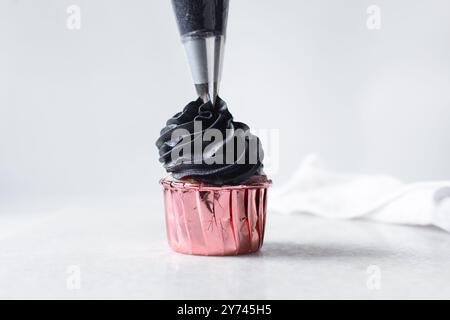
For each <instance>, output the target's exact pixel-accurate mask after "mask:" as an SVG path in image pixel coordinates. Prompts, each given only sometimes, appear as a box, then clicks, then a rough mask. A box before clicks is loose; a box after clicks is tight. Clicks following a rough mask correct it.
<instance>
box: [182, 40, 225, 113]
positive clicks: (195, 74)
mask: <svg viewBox="0 0 450 320" xmlns="http://www.w3.org/2000/svg"><path fill="white" fill-rule="evenodd" d="M183 44H184V48H185V50H186V55H187V58H188V62H189V66H190V68H191V73H192V78H193V80H194V84H195V89H196V90H197V93H198V95H199V97H201V98H202V100H203V101H204V102H205V103H206V102H208V101H211V102H212V104H214V103H215V102H216V99H217V95H218V92H219V86H220V80H221V76H222V65H223V52H224V47H225V36H222V35H221V36H208V37H204V38H197V37H185V38H183Z"/></svg>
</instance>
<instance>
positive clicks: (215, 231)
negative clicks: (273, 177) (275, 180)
mask: <svg viewBox="0 0 450 320" xmlns="http://www.w3.org/2000/svg"><path fill="white" fill-rule="evenodd" d="M160 182H161V184H162V185H163V187H164V205H165V214H166V229H167V239H168V242H169V245H170V246H171V247H172V249H173V250H175V251H177V252H180V253H186V254H194V255H208V256H210V255H214V256H225V255H238V254H246V253H251V252H255V251H258V250H259V249H260V248H261V246H262V244H263V239H264V229H265V224H266V208H267V190H268V187H269V186H270V184H271V181H270V180H268V179H267V178H266V177H265V176H259V177H254V178H253V179H252V181H251V182H249V183H247V184H245V185H238V186H212V185H206V184H203V183H199V182H182V181H176V180H173V179H170V178H166V179H162V180H161V181H160Z"/></svg>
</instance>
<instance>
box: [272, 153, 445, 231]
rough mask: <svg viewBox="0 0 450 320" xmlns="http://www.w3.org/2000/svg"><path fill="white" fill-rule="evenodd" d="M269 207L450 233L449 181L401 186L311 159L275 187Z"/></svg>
mask: <svg viewBox="0 0 450 320" xmlns="http://www.w3.org/2000/svg"><path fill="white" fill-rule="evenodd" d="M269 206H270V207H269V208H270V209H272V210H274V211H277V212H280V213H293V212H301V213H310V214H313V215H317V216H321V217H326V218H338V219H351V218H366V219H371V220H376V221H381V222H389V223H403V224H411V225H435V226H437V227H440V228H442V229H444V230H447V231H448V232H450V181H436V182H420V183H413V184H405V183H403V182H401V181H399V180H397V179H395V178H393V177H390V176H386V175H346V174H339V173H333V172H330V171H327V170H326V169H324V168H323V166H321V164H320V161H319V160H318V158H317V157H316V156H314V155H311V156H308V157H306V159H305V160H304V161H303V162H302V163H301V164H300V167H299V168H298V169H297V171H296V172H295V173H294V175H293V176H292V178H291V179H290V181H288V182H287V183H286V184H285V185H283V186H281V187H279V188H274V190H273V192H272V194H271V201H269Z"/></svg>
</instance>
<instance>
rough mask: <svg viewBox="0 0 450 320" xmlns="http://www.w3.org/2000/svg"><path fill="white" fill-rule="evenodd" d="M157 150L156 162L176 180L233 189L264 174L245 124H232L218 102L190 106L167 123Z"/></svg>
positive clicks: (256, 140)
mask: <svg viewBox="0 0 450 320" xmlns="http://www.w3.org/2000/svg"><path fill="white" fill-rule="evenodd" d="M156 146H157V148H158V149H159V156H160V158H159V161H160V162H161V163H163V165H164V168H165V169H166V171H167V172H169V173H171V174H172V175H173V177H175V178H176V179H185V178H191V179H195V180H197V181H200V182H204V183H208V184H213V185H236V184H241V183H245V182H246V181H247V180H249V179H250V178H251V177H253V176H255V175H262V174H263V172H262V168H263V164H262V160H263V157H264V153H263V150H262V147H261V142H260V140H259V138H258V137H257V136H255V135H253V134H251V133H250V128H249V127H248V126H247V125H246V124H244V123H242V122H236V121H233V116H232V115H231V113H230V112H229V110H228V108H227V105H226V103H225V102H224V101H223V100H222V99H220V98H217V100H216V103H215V104H214V105H212V103H211V102H208V103H203V101H202V100H201V99H198V100H196V101H192V102H190V103H189V104H188V105H187V106H186V107H185V108H184V109H183V111H181V112H179V113H177V114H175V115H174V116H173V117H172V118H170V119H169V120H168V121H167V122H166V126H165V127H164V128H163V129H162V130H161V133H160V137H159V139H158V140H157V141H156Z"/></svg>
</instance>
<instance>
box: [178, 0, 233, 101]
mask: <svg viewBox="0 0 450 320" xmlns="http://www.w3.org/2000/svg"><path fill="white" fill-rule="evenodd" d="M172 6H173V9H174V11H175V17H176V20H177V23H178V29H179V31H180V36H181V42H182V43H183V46H184V48H185V51H186V55H187V58H188V62H189V66H190V69H191V73H192V78H193V81H194V85H195V89H196V91H197V94H198V95H199V97H200V98H201V99H202V100H203V102H205V103H206V102H208V101H211V102H212V104H213V105H214V103H215V101H216V99H217V96H218V91H219V85H220V79H221V74H222V63H223V53H224V47H225V37H226V27H227V19H228V7H229V0H172Z"/></svg>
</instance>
